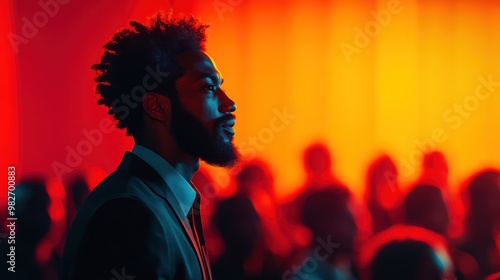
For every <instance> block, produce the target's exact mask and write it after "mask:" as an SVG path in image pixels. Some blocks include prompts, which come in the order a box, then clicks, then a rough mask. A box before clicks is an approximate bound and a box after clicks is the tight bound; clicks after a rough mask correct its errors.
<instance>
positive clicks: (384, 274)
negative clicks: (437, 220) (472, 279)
mask: <svg viewBox="0 0 500 280" xmlns="http://www.w3.org/2000/svg"><path fill="white" fill-rule="evenodd" d="M360 253H361V254H360V257H359V260H360V265H361V268H362V272H363V276H364V277H363V279H371V280H379V279H383V280H392V279H398V280H399V279H405V280H406V279H410V280H420V279H422V280H423V279H443V280H444V279H450V280H451V279H456V280H461V279H463V278H456V277H455V272H456V271H455V269H454V264H453V262H452V259H451V256H450V253H449V248H448V244H447V241H446V239H445V238H444V237H443V236H441V235H440V234H437V233H435V232H433V231H430V230H428V229H424V228H421V227H417V226H410V225H394V226H392V227H390V228H389V229H387V230H385V231H383V232H381V233H379V234H377V235H376V236H374V237H372V239H371V240H370V242H368V243H366V244H365V245H364V246H363V248H362V250H361V251H360Z"/></svg>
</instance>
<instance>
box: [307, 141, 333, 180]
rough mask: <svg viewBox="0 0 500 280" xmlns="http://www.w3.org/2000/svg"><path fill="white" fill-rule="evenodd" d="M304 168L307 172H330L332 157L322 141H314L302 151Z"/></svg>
mask: <svg viewBox="0 0 500 280" xmlns="http://www.w3.org/2000/svg"><path fill="white" fill-rule="evenodd" d="M304 168H305V169H306V172H307V173H308V174H321V173H326V172H330V171H331V168H332V158H331V156H330V151H329V150H328V147H327V146H326V145H325V144H323V143H314V144H311V145H310V146H308V147H307V148H306V149H305V151H304Z"/></svg>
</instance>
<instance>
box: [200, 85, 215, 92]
mask: <svg viewBox="0 0 500 280" xmlns="http://www.w3.org/2000/svg"><path fill="white" fill-rule="evenodd" d="M203 89H206V90H210V91H215V90H216V86H214V85H211V84H206V85H204V86H203Z"/></svg>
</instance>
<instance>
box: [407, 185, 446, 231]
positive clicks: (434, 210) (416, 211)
mask: <svg viewBox="0 0 500 280" xmlns="http://www.w3.org/2000/svg"><path fill="white" fill-rule="evenodd" d="M404 211H405V221H406V223H408V224H410V225H415V226H420V227H423V228H426V229H429V230H432V231H434V232H436V233H439V234H442V235H446V231H447V229H448V224H449V222H450V220H449V217H448V210H447V208H446V204H445V202H444V199H443V195H442V193H441V190H440V189H439V188H437V187H435V186H428V185H417V186H415V187H414V188H413V189H412V190H411V191H410V192H409V193H408V194H407V195H406V197H405V200H404Z"/></svg>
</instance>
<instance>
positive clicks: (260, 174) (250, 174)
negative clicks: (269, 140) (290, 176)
mask: <svg viewBox="0 0 500 280" xmlns="http://www.w3.org/2000/svg"><path fill="white" fill-rule="evenodd" d="M236 184H237V188H238V192H240V193H243V194H245V195H247V196H249V195H250V194H251V193H253V192H255V191H256V190H257V189H258V190H262V191H264V192H265V193H266V194H267V195H269V196H273V195H274V190H273V177H272V174H271V171H270V170H269V167H268V166H267V165H266V163H265V162H263V161H260V160H254V161H251V162H248V163H245V164H244V165H243V166H242V167H241V169H240V170H239V172H238V173H237V174H236Z"/></svg>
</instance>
